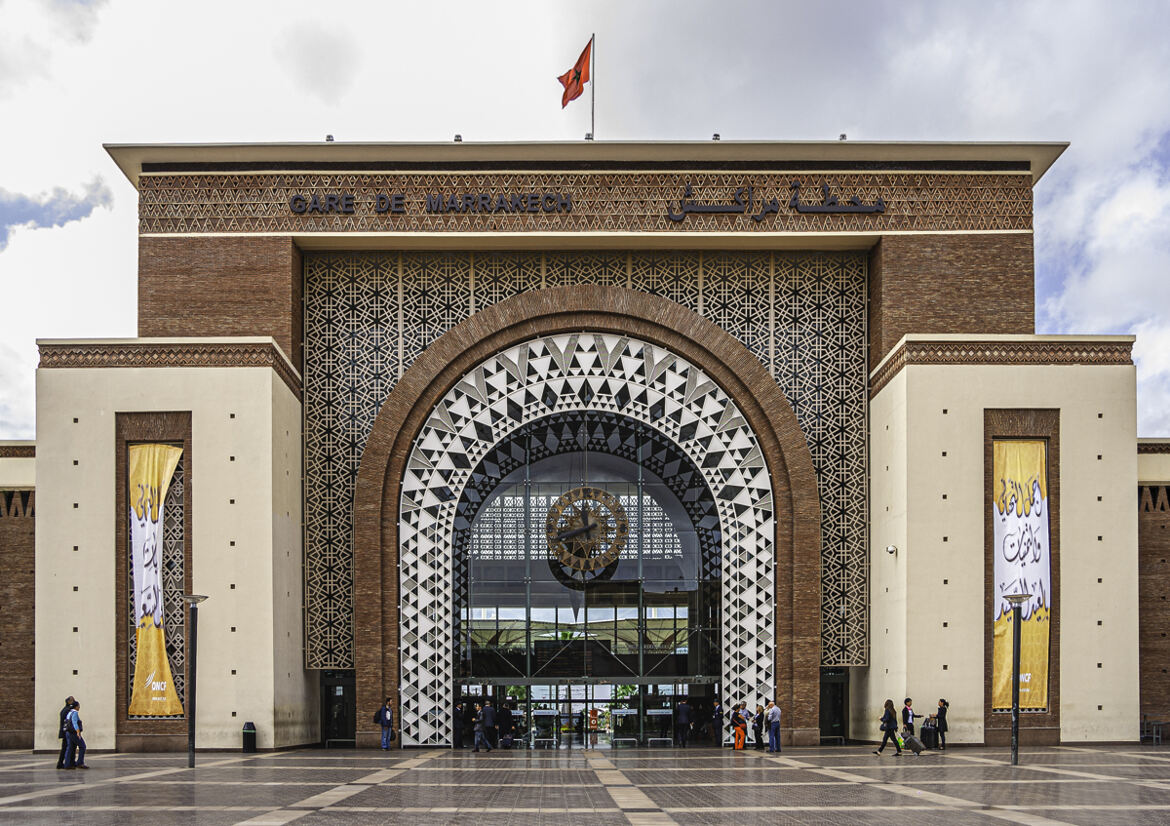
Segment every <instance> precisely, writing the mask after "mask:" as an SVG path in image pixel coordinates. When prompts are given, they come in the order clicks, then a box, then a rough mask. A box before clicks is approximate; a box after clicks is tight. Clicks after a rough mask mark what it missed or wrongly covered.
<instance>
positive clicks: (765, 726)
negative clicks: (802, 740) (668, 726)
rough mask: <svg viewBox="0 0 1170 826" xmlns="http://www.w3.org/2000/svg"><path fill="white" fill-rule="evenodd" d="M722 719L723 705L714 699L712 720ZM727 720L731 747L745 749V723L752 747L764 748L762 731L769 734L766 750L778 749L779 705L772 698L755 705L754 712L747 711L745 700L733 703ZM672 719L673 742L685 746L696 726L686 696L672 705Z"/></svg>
mask: <svg viewBox="0 0 1170 826" xmlns="http://www.w3.org/2000/svg"><path fill="white" fill-rule="evenodd" d="M722 719H723V706H722V705H721V704H720V703H719V701H718V700H716V701H715V708H714V709H713V712H712V715H711V720H712V721H722ZM729 720H730V724H731V732H732V737H733V748H735V749H739V750H742V749H743V748H744V746H745V745H746V743H747V730H748V726H751V729H752V732H753V733H754V734H755V747H756V748H757V749H760V750H761V751H763V750H765V746H764V732H765V731H766V732H767V733H768V745H767V747H766V750H767V751H768V752H769V753H779V752H780V706H778V705H776V703H774V702H773V701H771V700H769V701H768V706H767V708H765V707H764V706H763V705H757V706H756V710H755V713H752V712H751V711H748V707H747V703H740V704H738V705H736V706H733V707H732V709H731V713H730V715H729ZM674 722H675V727H674V733H675V744H676V745H678V746H679V747H680V748H684V749H685V748H686V747H687V740H688V739H689V738H690V734H691V732H692V730H694V729H695V728H696V727H697V726H696V720H695V712H694V710H693V709H692V708H691V705H690V703H688V702H687V698H686V697H684V698H683V699H682V700H680V701H679V704H678V706H677V707H676V708H675V712H674ZM712 728H714V726H713V727H712ZM721 729H722V727H721V726H720V727H719V729H717V730H721ZM712 733H714V732H712ZM720 739H721V738H720Z"/></svg>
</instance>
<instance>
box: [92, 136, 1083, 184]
mask: <svg viewBox="0 0 1170 826" xmlns="http://www.w3.org/2000/svg"><path fill="white" fill-rule="evenodd" d="M1068 145H1069V144H1068V143H1067V142H1065V141H1042V142H1016V141H731V140H728V141H559V142H544V141H491V142H472V141H465V142H461V143H455V142H429V143H413V142H363V141H353V142H344V141H328V142H326V141H303V142H283V143H280V142H277V143H106V144H103V148H104V149H105V150H106V152H107V153H108V154H109V155H110V157H111V158H112V159H113V160H114V162H115V163H116V164H117V165H118V168H119V169H121V170H122V173H123V174H124V175H125V176H126V178H127V179H128V180H129V181H130V182H131V183H133V184H134V185H135V186H136V187H137V186H138V179H139V176H140V175H141V173H142V168H143V165H144V164H159V163H162V164H167V163H206V164H210V165H214V164H217V163H220V164H239V163H260V162H271V163H289V164H296V163H308V162H323V161H328V162H339V163H345V162H352V163H370V162H380V163H385V164H388V165H393V164H394V163H404V164H405V163H426V162H433V163H444V164H452V163H459V162H466V163H468V164H475V163H485V162H493V163H503V162H508V161H516V162H518V163H520V162H523V163H526V164H529V165H531V164H533V163H542V162H547V163H563V162H588V163H598V164H604V163H606V162H615V163H617V162H621V163H638V162H646V163H649V162H656V163H663V162H679V163H686V162H696V163H699V162H701V163H708V164H709V163H719V162H721V161H726V162H736V163H739V164H742V163H745V162H753V161H755V162H760V163H764V162H768V163H783V162H786V161H791V162H794V163H795V162H802V163H808V162H816V161H823V162H826V163H829V162H862V163H863V162H869V161H872V162H874V163H883V164H889V163H897V162H903V161H904V162H907V163H910V162H915V161H917V162H919V163H922V162H952V163H962V162H964V161H971V162H997V161H998V162H1003V163H1007V162H1014V163H1022V162H1026V163H1028V164H1029V168H1030V169H1031V172H1032V183H1033V185H1035V184H1036V183H1037V182H1038V181H1039V180H1040V178H1041V177H1042V176H1043V175H1044V173H1045V172H1047V171H1048V169H1049V168H1050V167H1051V166H1052V164H1053V163H1054V162H1055V161H1056V159H1057V158H1059V157H1060V155H1061V154H1062V153H1063V152H1064V150H1065V149H1066V148H1067V147H1068Z"/></svg>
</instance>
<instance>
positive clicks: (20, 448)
mask: <svg viewBox="0 0 1170 826" xmlns="http://www.w3.org/2000/svg"><path fill="white" fill-rule="evenodd" d="M36 455H37V446H36V445H0V459H35V458H36Z"/></svg>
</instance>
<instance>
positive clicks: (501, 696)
mask: <svg viewBox="0 0 1170 826" xmlns="http://www.w3.org/2000/svg"><path fill="white" fill-rule="evenodd" d="M717 689H718V686H717V685H716V684H714V683H703V684H690V685H688V684H674V683H670V684H665V685H657V684H655V685H637V684H622V683H606V682H578V681H574V682H554V683H533V684H527V685H502V684H494V685H493V684H473V683H464V684H461V685H459V686H458V690H457V692H456V694H457V696H458V697H460V699H461V701H462V703H463V709H464V727H463V730H464V731H465V732H467V733H468V736H467V737H466V742H467V744H470V743H471V742H472V736H471V735H470V733H471V732H472V731H473V728H474V721H475V709H476V706H477V705H479V706H482V705H483V704H484V702H485V701H489V700H490V701H491V704H492V706H493V707H494V708H495V709H496V720H497V722H499V723H500V725H499V726H498V727H497V728H498V729H499V730H498V731H497V732H496V737H497V743H498V744H499V746H501V747H503V748H518V749H519V748H528V749H574V748H580V749H610V748H637V747H649V748H656V747H666V748H669V747H671V746H674V745H676V744H677V736H678V732H677V726H676V723H675V715H676V710H677V708H678V704H679V702H680V701H681V700H682V699H683V698H684V697H685V698H687V701H688V703H689V704H690V705H691V708H692V709H693V716H694V720H695V725H694V726H693V727H692V729H691V734H690V738H689V739H690V741H691V742H692V743H695V744H698V745H718V743H717V737H716V734H717V732H718V730H719V726H718V723H717V722H716V723H715V724H714V725H712V719H711V711H712V708H713V705H714V697H715V693H716V691H717ZM509 732H510V733H511V735H512V736H511V738H510V740H509V738H508V737H507V735H508V733H509Z"/></svg>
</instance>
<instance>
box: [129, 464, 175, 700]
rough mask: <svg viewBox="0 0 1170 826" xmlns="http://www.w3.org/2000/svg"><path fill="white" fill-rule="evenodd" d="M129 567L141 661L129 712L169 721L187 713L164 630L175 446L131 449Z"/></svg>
mask: <svg viewBox="0 0 1170 826" xmlns="http://www.w3.org/2000/svg"><path fill="white" fill-rule="evenodd" d="M129 452H130V461H129V466H130V472H129V488H130V489H129V491H128V494H129V495H128V496H127V501H129V503H130V564H131V566H132V569H133V573H134V595H133V596H134V619H135V622H136V626H137V627H136V629H135V639H136V641H137V657H136V659H135V662H134V681H133V683H132V684H131V685H132V688H131V697H130V708H129V710H128V712H129V714H131V715H133V716H136V717H167V716H173V715H177V714H182V713H183V704H182V703H180V702H179V695H178V694H176V693H175V684H174V680H173V679H172V678H171V664H170V661H169V660H168V659H167V646H166V634H165V633H164V629H163V589H162V525H163V502H164V501H165V500H166V497H167V488H169V487H170V485H171V477H172V476H173V475H174V472H175V468H176V467H177V466H178V464H179V457H180V456H182V455H183V450H182V448H178V447H173V446H171V445H131V446H130V450H129Z"/></svg>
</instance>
